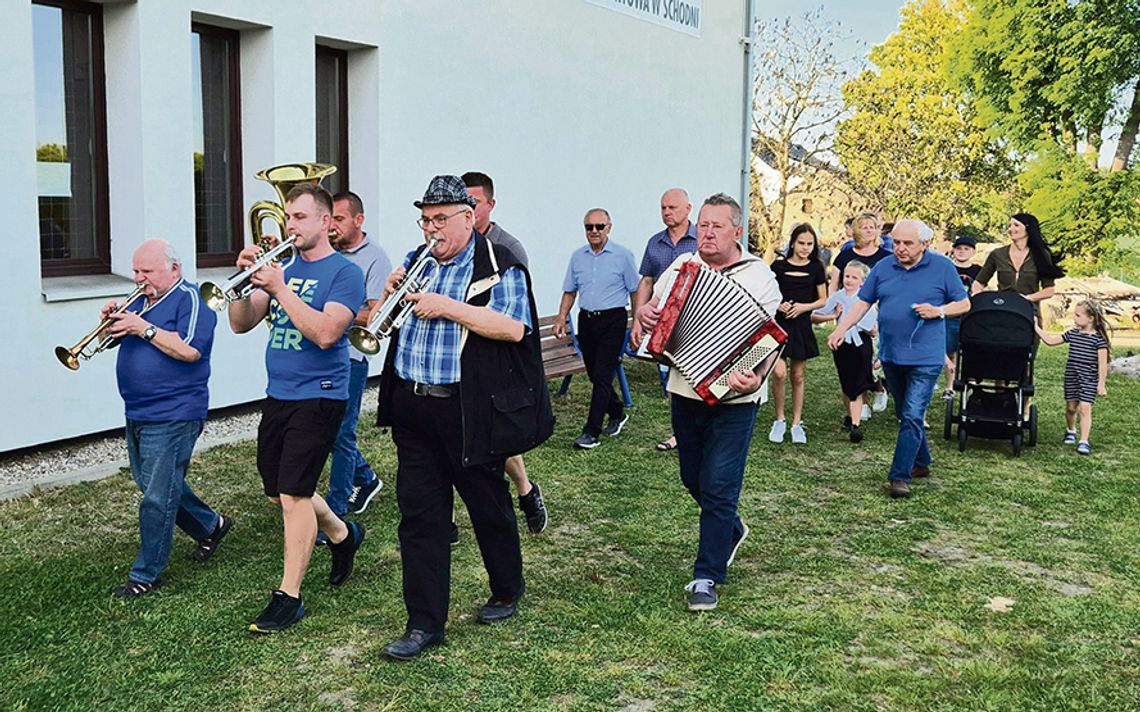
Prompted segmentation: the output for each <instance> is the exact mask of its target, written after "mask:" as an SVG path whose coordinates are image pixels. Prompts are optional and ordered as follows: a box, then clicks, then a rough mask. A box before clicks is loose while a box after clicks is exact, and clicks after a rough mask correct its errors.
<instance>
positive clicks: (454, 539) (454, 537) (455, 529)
mask: <svg viewBox="0 0 1140 712" xmlns="http://www.w3.org/2000/svg"><path fill="white" fill-rule="evenodd" d="M447 541H448V542H449V543H450V544H451V545H452V546H455V545H457V544H458V543H459V525H458V524H456V523H455V520H452V522H451V533H450V534H448V535H447Z"/></svg>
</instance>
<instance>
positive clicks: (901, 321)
mask: <svg viewBox="0 0 1140 712" xmlns="http://www.w3.org/2000/svg"><path fill="white" fill-rule="evenodd" d="M932 237H934V231H933V230H931V229H930V228H929V227H927V225H926V224H925V223H923V222H922V221H920V220H902V221H900V222H899V223H897V224H896V225H895V229H894V238H895V240H894V255H893V256H892V257H887V258H885V259H882V260H880V261H879V263H878V264H876V265H875V267H874V268H873V269H872V270H871V273H870V274H869V275H867V280H866V281H865V282H864V283H863V287H862V288H861V289H860V290H859V300H858V301H857V302H856V303H855V306H854V307H852V308H851V309H850V310H849V311H848V312H847V313H846V314H844V315H843V319H842V320H841V321H840V323H839V326H837V327H836V328H835V331H834V332H832V334H831V336H830V337H829V338H828V339H827V345H828V346H829V347H830V348H831V350H832V351H834V350H836V349H838V348H839V345H840V344H841V343H843V335H844V334H845V333H847V330H848V329H850V328H851V327H852V326H854V325H855V324H856V323H858V322H859V320H860V319H862V318H863V315H864V314H866V313H867V310H868V309H870V308H871V305H872V304H874V303H876V302H878V305H879V359H880V360H881V361H882V362H883V374H884V375H885V376H886V377H887V388H889V389H890V391H891V395H893V396H894V399H895V415H896V416H898V419H899V436H898V441H897V443H896V445H895V455H894V459H893V460H892V461H891V470H890V473H889V474H888V475H887V479H888V480H889V481H890V485H891V497H894V498H899V497H903V498H905V497H910V481H911V478H912V477H928V476H929V475H930V446H929V444H928V443H927V441H926V430H925V429H924V428H923V426H922V418H923V415H924V414H925V413H926V407H927V406H928V405H929V404H930V397H931V396H932V395H933V394H934V387H935V386H936V385H937V383H938V374H939V373H941V371H942V363H943V361H944V360H945V358H946V354H945V353H944V350H945V347H946V328H945V319H946V317H954V316H959V315H961V314H965V313H966V312H967V311H969V310H970V299H969V295H968V294H967V293H966V289H965V287H963V286H962V280H961V279H960V278H959V277H958V271H957V270H956V269H954V263H952V262H951V261H950V260H948V259H946V258H945V257H943V256H942V255H940V254H937V253H935V252H931V251H929V250H927V248H928V247H929V246H930V240H931V238H932Z"/></svg>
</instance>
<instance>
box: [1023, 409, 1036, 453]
mask: <svg viewBox="0 0 1140 712" xmlns="http://www.w3.org/2000/svg"><path fill="white" fill-rule="evenodd" d="M1025 444H1026V445H1028V446H1029V447H1036V446H1037V404H1036V403H1034V404H1032V405H1030V406H1029V439H1028V440H1026V441H1025Z"/></svg>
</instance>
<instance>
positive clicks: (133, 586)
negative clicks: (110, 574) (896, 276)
mask: <svg viewBox="0 0 1140 712" xmlns="http://www.w3.org/2000/svg"><path fill="white" fill-rule="evenodd" d="M161 585H162V579H155V581H154V582H153V583H143V582H142V581H135V580H133V579H127V582H126V583H124V584H123V585H122V586H117V587H115V588H114V589H113V590H112V591H111V595H112V596H114V597H115V598H138V597H139V596H145V595H147V594H148V593H150V592H151V591H153V590H154V589H156V588H158V587H159V586H161Z"/></svg>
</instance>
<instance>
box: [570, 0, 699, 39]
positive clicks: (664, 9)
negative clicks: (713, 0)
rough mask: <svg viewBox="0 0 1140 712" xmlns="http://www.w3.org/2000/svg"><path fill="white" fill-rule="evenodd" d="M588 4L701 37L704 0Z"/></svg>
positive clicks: (614, 0)
mask: <svg viewBox="0 0 1140 712" xmlns="http://www.w3.org/2000/svg"><path fill="white" fill-rule="evenodd" d="M586 2H588V3H590V4H591V5H597V6H598V7H604V8H606V9H609V10H613V11H614V12H620V13H621V14H623V15H629V16H630V17H636V18H637V19H639V20H645V21H646V22H652V23H653V24H655V25H661V26H662V27H668V28H669V29H670V30H675V31H677V32H683V33H685V34H687V35H692V36H693V37H700V36H701V10H702V7H701V5H702V3H703V2H704V0H586Z"/></svg>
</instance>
